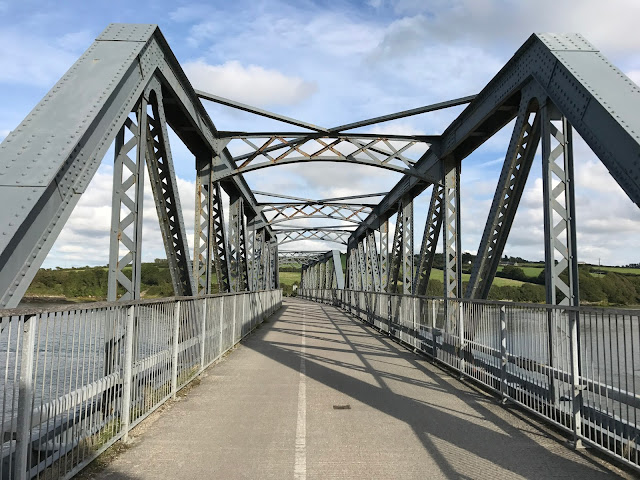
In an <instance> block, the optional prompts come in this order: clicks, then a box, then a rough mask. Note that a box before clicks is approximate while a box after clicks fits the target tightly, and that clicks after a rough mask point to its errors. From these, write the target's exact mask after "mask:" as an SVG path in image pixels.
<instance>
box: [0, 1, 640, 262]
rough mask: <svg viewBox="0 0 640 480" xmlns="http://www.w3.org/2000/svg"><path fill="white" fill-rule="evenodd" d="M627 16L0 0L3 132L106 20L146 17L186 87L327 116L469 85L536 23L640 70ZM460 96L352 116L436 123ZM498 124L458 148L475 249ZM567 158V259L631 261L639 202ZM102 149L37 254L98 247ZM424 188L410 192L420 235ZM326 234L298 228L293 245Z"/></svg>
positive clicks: (324, 186) (298, 189)
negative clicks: (92, 173) (468, 152)
mask: <svg viewBox="0 0 640 480" xmlns="http://www.w3.org/2000/svg"><path fill="white" fill-rule="evenodd" d="M637 18H640V4H638V2H636V1H634V0H626V1H622V0H621V1H616V2H601V1H593V0H586V1H582V2H580V8H579V9H578V8H576V3H575V2H572V1H567V0H555V1H549V0H542V1H536V2H533V1H530V2H529V1H528V2H524V1H513V0H510V1H505V0H502V1H499V0H482V1H478V0H453V1H418V0H396V1H385V0H371V1H369V2H348V1H332V2H311V1H295V2H285V1H271V2H259V1H253V2H246V1H234V2H209V3H204V2H203V3H189V2H163V1H154V2H144V1H137V2H122V1H111V2H76V1H66V2H35V1H22V2H10V1H6V2H2V1H0V45H2V47H1V49H0V65H1V66H2V68H1V69H0V86H1V92H2V93H1V94H0V95H1V96H0V98H1V101H0V139H2V138H4V136H6V135H7V133H8V132H9V131H10V130H11V129H12V128H14V127H15V126H16V125H17V124H18V123H19V122H20V121H21V120H22V119H23V118H24V117H25V116H26V114H27V113H28V112H29V111H30V110H31V108H33V106H35V104H36V103H37V102H38V101H39V100H40V99H41V98H42V97H43V96H44V95H45V93H46V92H47V91H48V90H49V88H51V86H52V85H53V84H54V83H55V82H56V81H57V80H58V78H59V77H60V76H61V75H62V74H63V73H64V72H65V71H66V70H67V69H68V68H69V67H70V66H71V65H72V64H73V62H74V61H75V60H76V59H77V58H78V57H79V56H80V55H81V54H82V52H83V51H84V50H85V49H86V48H87V47H88V46H89V45H90V44H91V42H92V41H93V39H94V38H95V37H96V36H98V35H99V34H100V32H101V31H102V30H103V29H104V28H105V27H106V25H107V24H108V23H110V22H135V23H157V24H158V25H159V26H160V28H161V30H162V32H163V34H164V35H165V37H166V38H167V40H168V42H169V45H170V46H171V48H172V50H173V51H174V53H175V54H176V56H177V58H178V59H179V61H180V62H181V64H182V65H183V68H184V69H185V71H186V73H187V75H188V76H189V78H190V79H191V81H192V83H193V84H194V86H195V87H196V88H200V89H202V90H207V91H209V92H211V93H213V94H216V95H220V96H226V97H229V98H232V99H235V100H239V101H241V102H245V103H250V104H254V105H256V106H259V107H262V108H266V109H270V110H274V111H277V112H278V113H282V114H284V115H288V116H292V117H296V118H300V119H302V120H305V121H308V122H311V123H315V124H319V125H323V126H328V127H330V126H335V125H340V124H343V123H348V122H351V121H355V120H360V119H363V118H368V117H373V116H377V115H382V114H386V113H391V112H394V111H399V110H404V109H408V108H414V107H417V106H421V105H426V104H429V103H433V102H438V101H442V100H446V99H449V98H456V97H461V96H466V95H470V94H473V93H476V92H478V91H479V90H480V89H481V88H482V87H483V86H484V85H485V84H486V83H487V82H488V81H489V80H490V79H491V78H492V77H493V76H494V75H495V73H496V72H497V71H498V70H499V69H500V67H501V66H502V65H504V63H505V62H506V61H507V60H508V59H509V58H510V57H511V56H512V55H513V53H514V52H515V51H516V50H517V49H518V47H519V46H520V45H521V44H522V43H523V42H524V41H525V40H526V38H527V37H528V36H529V35H530V34H531V33H532V32H534V31H536V32H539V31H552V32H579V33H582V34H583V35H584V36H585V37H586V38H587V39H588V40H590V41H591V42H592V43H594V44H595V45H596V46H597V47H598V48H599V49H600V50H601V51H602V52H603V53H604V55H606V56H607V57H609V58H610V59H611V60H612V61H613V63H614V64H616V65H617V66H618V67H619V68H621V69H622V70H623V71H624V72H625V73H626V74H627V75H629V76H630V77H631V78H632V79H634V81H636V83H640V48H639V47H640V37H639V36H638V35H637V25H636V20H637ZM207 108H208V110H209V112H210V114H211V117H212V119H213V121H214V123H215V124H216V126H217V127H218V128H219V129H222V130H235V129H241V130H248V131H256V130H264V129H275V130H281V129H286V130H290V129H291V128H290V127H286V126H284V125H282V124H278V123H277V122H272V121H270V120H266V119H262V118H258V117H255V116H252V115H249V114H245V113H242V112H237V111H233V110H230V109H228V108H225V107H220V106H216V105H211V104H207ZM460 110H461V109H460V108H454V109H450V110H447V111H441V112H437V113H431V114H427V115H422V116H418V117H411V118H407V119H403V120H400V121H396V122H389V123H387V124H383V125H380V126H377V127H368V128H366V129H364V130H363V131H366V132H371V131H374V132H388V133H399V134H401V133H423V134H434V133H440V132H442V130H443V129H444V128H445V127H446V125H448V123H449V122H451V120H453V118H455V116H456V115H457V114H458V113H459V112H460ZM509 136H510V129H509V126H507V127H506V128H505V129H504V130H503V131H502V132H500V133H499V134H498V135H497V136H496V137H495V138H494V139H492V140H491V141H489V142H488V143H487V144H485V146H483V147H482V148H481V149H479V150H478V151H477V152H475V153H474V154H473V155H472V156H471V157H469V158H468V159H466V160H465V161H464V162H463V168H462V172H463V173H462V178H463V183H462V201H463V208H462V215H463V224H462V228H463V230H462V232H463V233H462V235H463V237H462V239H463V248H464V249H465V250H468V251H472V252H473V251H475V250H476V249H477V246H478V243H479V240H480V236H481V234H482V229H483V228H484V220H485V218H486V214H487V211H488V209H489V206H490V203H491V198H492V196H493V192H494V190H495V184H496V181H497V178H498V174H499V171H500V168H501V163H502V161H503V159H504V154H505V151H506V147H507V143H508V139H509ZM172 141H173V143H172V150H173V156H174V162H175V165H176V171H177V174H178V176H179V178H180V180H179V186H180V191H181V196H182V205H183V207H184V209H185V214H184V218H185V222H186V224H187V228H188V229H190V231H192V229H193V180H194V173H193V159H192V158H191V156H190V155H189V153H188V152H187V150H186V149H185V148H184V146H182V145H181V144H179V142H178V141H177V139H175V138H173V139H172ZM230 148H232V151H236V152H239V151H240V150H239V149H238V148H237V147H235V146H234V145H231V146H230ZM233 149H235V150H233ZM575 158H576V176H577V182H576V183H577V187H576V188H577V201H578V209H577V221H578V231H579V234H578V248H579V260H581V261H589V262H597V261H598V259H599V258H600V259H601V261H602V262H603V263H604V264H626V263H631V262H640V255H639V254H638V250H639V249H638V247H639V246H640V241H639V240H638V238H639V234H640V211H639V209H638V208H637V207H636V206H635V205H633V204H632V202H631V201H630V200H628V199H627V197H626V196H625V195H624V193H623V192H622V191H621V190H620V188H619V187H618V186H617V184H616V183H615V182H614V181H613V180H612V179H611V178H610V177H609V176H608V173H607V172H606V169H604V167H602V165H601V164H600V162H599V161H598V159H597V158H595V156H594V155H593V154H592V153H591V152H590V151H589V149H588V148H587V147H586V146H585V145H584V144H583V143H581V142H577V143H576V146H575ZM111 163H112V157H111V156H110V155H107V157H105V159H104V161H103V165H102V167H101V168H100V170H99V171H98V173H97V174H96V177H95V178H94V180H93V184H92V186H91V188H90V189H89V190H88V193H87V194H86V195H85V197H83V199H82V200H81V203H80V204H79V205H78V207H77V208H76V211H74V213H73V215H72V217H71V219H70V220H69V223H68V225H67V228H65V231H64V232H63V233H62V234H61V236H60V237H59V239H58V241H57V242H56V245H55V246H54V248H53V250H52V252H51V253H50V255H49V257H48V259H47V260H46V262H45V266H57V265H63V266H69V265H85V264H105V263H106V262H107V258H108V230H109V218H110V214H109V212H110V200H109V199H110V188H111V187H110V184H111V176H110V174H111V168H110V164H111ZM399 178H400V176H399V175H398V174H394V173H391V172H388V171H385V170H379V169H374V168H366V167H358V166H347V165H338V164H322V163H315V164H306V165H304V166H300V165H298V166H286V167H276V168H270V169H263V170H258V171H256V172H253V173H249V174H247V175H246V179H247V181H248V182H249V184H250V185H251V186H252V187H253V188H255V189H257V190H266V191H276V192H285V191H286V192H287V193H290V194H293V195H302V196H305V197H318V198H322V197H328V196H336V195H349V194H355V193H366V192H373V191H386V190H388V189H390V188H391V187H392V186H393V185H394V184H395V183H396V182H397V181H398V179H399ZM428 194H429V192H426V193H425V194H423V195H422V196H420V197H419V198H418V199H417V200H416V203H415V210H416V214H415V216H416V224H415V231H416V244H417V245H419V242H420V239H421V235H422V230H423V225H424V217H425V213H426V208H427V203H428ZM541 195H542V187H541V181H540V164H539V160H537V161H536V163H535V164H534V166H533V168H532V173H531V176H530V178H529V181H528V183H527V188H526V191H525V194H524V197H523V201H522V203H521V207H520V209H519V212H518V215H517V216H516V221H515V224H514V228H513V230H512V233H511V236H510V239H509V242H508V243H507V247H506V253H507V254H509V255H520V256H524V257H527V258H531V259H542V258H543V255H544V244H543V238H542V209H541V206H542V203H541ZM611 212H614V214H613V215H612V214H611ZM296 223H297V224H300V223H302V222H300V221H298V222H296ZM309 223H310V224H311V223H314V224H321V223H322V221H321V220H316V221H313V222H312V221H309ZM331 223H335V222H331ZM613 231H615V232H616V234H615V235H612V234H611V232H613ZM189 240H190V242H191V241H192V235H189ZM143 241H144V247H143V249H144V250H143V251H144V257H145V259H153V258H155V257H159V256H162V255H163V249H162V242H161V240H160V234H159V230H158V227H157V219H156V217H155V210H154V207H153V204H152V202H151V197H150V196H148V197H147V199H146V204H145V232H144V240H143ZM191 245H192V243H191ZM335 246H336V245H331V244H317V243H313V242H302V243H300V244H298V245H297V246H296V245H295V244H293V245H291V246H290V247H291V248H300V249H328V248H335ZM416 248H417V247H416Z"/></svg>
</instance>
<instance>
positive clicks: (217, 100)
mask: <svg viewBox="0 0 640 480" xmlns="http://www.w3.org/2000/svg"><path fill="white" fill-rule="evenodd" d="M196 94H197V95H198V96H199V97H200V98H204V99H205V100H210V101H212V102H215V103H219V104H220V105H225V106H227V107H231V108H235V109H238V110H242V111H244V112H249V113H253V114H255V115H260V116H262V117H266V118H270V119H272V120H277V121H279V122H284V123H288V124H290V125H295V126H296V127H302V128H308V129H309V130H315V131H317V132H325V133H326V132H327V129H325V128H322V127H319V126H317V125H313V124H312V123H307V122H303V121H301V120H296V119H295V118H290V117H285V116H284V115H279V114H277V113H273V112H269V111H267V110H262V109H261V108H256V107H252V106H251V105H246V104H244V103H240V102H236V101H234V100H230V99H228V98H224V97H219V96H217V95H213V94H211V93H207V92H203V91H202V90H196Z"/></svg>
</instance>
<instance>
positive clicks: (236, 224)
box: [229, 196, 249, 292]
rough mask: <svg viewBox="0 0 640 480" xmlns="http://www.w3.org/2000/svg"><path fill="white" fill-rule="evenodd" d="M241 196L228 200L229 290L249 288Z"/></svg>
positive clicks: (240, 290)
mask: <svg viewBox="0 0 640 480" xmlns="http://www.w3.org/2000/svg"><path fill="white" fill-rule="evenodd" d="M245 223H246V222H245V218H244V202H243V199H242V197H240V196H234V197H231V198H230V200H229V263H230V265H231V271H230V273H231V275H230V276H229V277H230V283H231V291H232V292H243V291H245V290H248V289H249V283H248V277H249V274H248V267H247V264H248V261H247V240H246V225H245Z"/></svg>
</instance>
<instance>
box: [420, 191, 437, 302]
mask: <svg viewBox="0 0 640 480" xmlns="http://www.w3.org/2000/svg"><path fill="white" fill-rule="evenodd" d="M443 203H444V188H443V187H442V185H434V186H433V191H432V192H431V201H430V202H429V211H428V212H427V221H426V224H425V227H424V234H423V236H422V245H421V247H420V257H419V260H418V268H417V269H416V272H415V279H414V281H413V292H414V294H416V295H426V294H427V286H428V284H429V278H430V276H431V268H432V267H433V259H434V258H435V255H436V246H437V243H438V239H439V238H440V230H441V228H442V215H443V208H442V206H443Z"/></svg>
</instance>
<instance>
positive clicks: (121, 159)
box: [107, 96, 147, 301]
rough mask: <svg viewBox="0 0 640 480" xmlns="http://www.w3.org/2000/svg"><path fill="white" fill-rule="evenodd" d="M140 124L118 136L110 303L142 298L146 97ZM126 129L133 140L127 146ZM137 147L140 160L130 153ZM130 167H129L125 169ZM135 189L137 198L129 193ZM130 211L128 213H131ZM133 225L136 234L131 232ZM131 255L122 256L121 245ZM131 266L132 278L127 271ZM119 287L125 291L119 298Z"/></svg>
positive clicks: (128, 124) (128, 126) (126, 126)
mask: <svg viewBox="0 0 640 480" xmlns="http://www.w3.org/2000/svg"><path fill="white" fill-rule="evenodd" d="M136 115H137V120H138V124H137V125H136V124H135V123H134V122H133V120H132V119H131V118H130V117H128V118H127V120H126V121H125V124H124V126H123V127H122V129H121V130H120V131H119V132H118V134H117V136H116V149H115V162H114V167H113V193H112V206H111V238H110V247H109V279H108V289H107V300H108V301H116V300H122V301H127V300H138V299H139V298H140V264H141V258H142V257H141V255H142V252H141V247H142V213H143V200H144V168H145V160H146V147H147V141H146V135H147V100H146V98H145V97H144V96H143V97H142V98H141V99H140V103H139V105H138V107H137V109H136ZM125 129H128V130H129V131H130V132H131V133H132V134H133V138H131V140H129V141H128V142H126V143H125V141H124V139H125V135H124V133H125ZM134 148H136V160H135V161H133V160H131V158H129V152H130V151H131V150H133V149H134ZM125 167H126V168H125ZM131 188H133V198H132V197H131V196H130V195H129V193H127V192H128V191H129V190H130V189H131ZM127 212H128V213H127ZM129 226H132V233H131V235H129V234H128V233H127V231H128V228H129ZM121 245H122V247H124V249H125V251H126V252H127V253H125V254H123V255H121V254H120V246H121ZM129 265H131V277H130V278H129V277H127V275H126V274H125V273H124V268H125V267H127V266H129ZM119 287H122V288H124V293H123V295H122V296H121V297H120V298H118V290H119Z"/></svg>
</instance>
